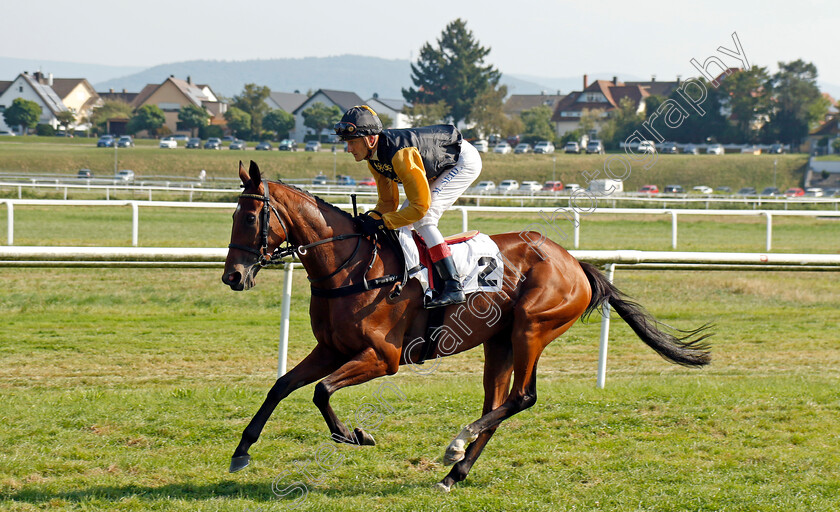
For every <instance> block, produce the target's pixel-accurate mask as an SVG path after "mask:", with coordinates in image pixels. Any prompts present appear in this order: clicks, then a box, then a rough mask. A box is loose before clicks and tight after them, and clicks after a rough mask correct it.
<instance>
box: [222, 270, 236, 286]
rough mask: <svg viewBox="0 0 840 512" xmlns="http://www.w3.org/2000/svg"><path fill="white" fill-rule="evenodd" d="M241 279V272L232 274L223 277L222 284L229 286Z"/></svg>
mask: <svg viewBox="0 0 840 512" xmlns="http://www.w3.org/2000/svg"><path fill="white" fill-rule="evenodd" d="M239 277H240V274H239V272H231V273H230V274H228V275H226V276H223V277H222V282H223V283H225V284H228V285H230V284H234V283H236V282H237V281H239Z"/></svg>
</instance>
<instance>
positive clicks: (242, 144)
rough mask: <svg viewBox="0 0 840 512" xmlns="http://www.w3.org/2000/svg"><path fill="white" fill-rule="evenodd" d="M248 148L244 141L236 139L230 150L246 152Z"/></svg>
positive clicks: (229, 147)
mask: <svg viewBox="0 0 840 512" xmlns="http://www.w3.org/2000/svg"><path fill="white" fill-rule="evenodd" d="M247 147H248V144H246V143H245V141H244V140H239V139H235V140H234V141H233V142H231V143H230V146H228V149H231V150H242V151H245V148H247Z"/></svg>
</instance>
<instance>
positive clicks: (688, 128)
mask: <svg viewBox="0 0 840 512" xmlns="http://www.w3.org/2000/svg"><path fill="white" fill-rule="evenodd" d="M729 78H732V77H731V76H730V77H728V78H727V79H726V80H729ZM697 80H698V81H699V82H700V84H702V87H703V88H705V90H706V99H705V100H704V101H703V102H702V104H700V105H699V108H701V109H702V110H703V112H704V113H703V114H702V115H701V114H699V113H697V112H696V111H694V110H693V109H692V108H691V107H689V106H688V105H687V104H686V100H685V99H684V98H683V97H682V96H680V94H679V91H680V89H675V90H674V91H673V92H672V93H671V95H670V96H669V97H668V99H670V100H673V101H674V102H675V103H677V104H678V105H681V106H682V107H683V108H685V111H686V115H687V116H688V117H686V118H685V119H683V121H682V123H681V124H680V125H679V126H678V127H676V128H663V127H662V123H661V122H658V123H657V124H656V128H657V129H658V130H659V132H660V134H661V135H662V136H663V137H665V138H666V139H668V140H673V141H676V142H693V143H704V142H706V141H707V140H709V141H715V142H730V141H734V137H733V136H732V132H733V128H732V126H731V125H730V124H729V121H728V120H727V118H726V117H725V116H724V115H723V114H721V97H722V96H723V92H722V91H721V90H720V89H719V88H717V89H716V88H715V87H713V86H712V85H711V84H710V83H709V82H707V81H706V79H704V78H702V77H701V78H698V79H697ZM692 94H693V93H692ZM650 114H652V112H647V115H648V116H649V115H650ZM639 125H641V123H639ZM638 127H639V126H637V127H636V128H638ZM634 129H635V128H634ZM641 132H642V133H643V134H646V133H647V131H646V130H641ZM630 133H633V132H632V130H631V131H630ZM630 133H628V134H627V135H630ZM625 137H626V136H625ZM621 140H624V139H621Z"/></svg>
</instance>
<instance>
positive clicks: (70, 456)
mask: <svg viewBox="0 0 840 512" xmlns="http://www.w3.org/2000/svg"><path fill="white" fill-rule="evenodd" d="M220 273H221V271H220V270H192V271H180V272H175V273H173V272H169V271H163V270H116V269H111V270H97V269H80V270H72V271H71V270H63V269H37V270H36V269H28V270H26V271H25V272H21V271H18V270H11V269H0V275H2V279H3V283H4V287H3V288H4V289H3V292H2V293H0V315H2V318H3V324H4V329H3V335H2V337H3V343H2V345H0V354H2V355H1V356H0V357H1V358H0V360H2V361H3V363H2V365H0V398H1V399H2V401H3V403H4V407H3V408H2V411H0V418H1V419H2V424H3V425H4V427H3V429H2V430H0V442H2V445H3V447H4V450H2V452H0V508H2V509H3V510H10V511H23V510H46V509H49V510H137V511H140V510H177V511H229V510H242V511H247V510H284V509H288V508H289V505H291V503H290V502H289V501H288V500H281V499H278V498H277V497H276V496H275V495H274V494H273V493H272V487H271V486H272V482H275V485H277V486H279V487H280V488H283V487H285V486H287V485H292V484H294V483H295V482H301V483H302V484H304V485H306V487H307V488H308V492H309V494H308V496H307V497H306V498H305V499H304V500H303V503H302V504H301V506H300V507H299V508H298V509H299V510H317V511H322V510H371V511H373V510H377V511H378V510H382V511H392V510H406V511H437V510H476V511H477V510H492V511H498V510H514V509H517V510H546V511H549V510H551V511H555V510H615V511H624V510H661V511H677V510H686V511H688V510H691V511H697V510H702V511H722V510H739V511H741V510H743V511H756V510H761V511H776V510H786V511H788V510H790V511H813V510H836V509H837V508H838V507H840V498H838V496H840V468H838V466H837V463H836V462H837V460H838V459H840V448H838V447H840V442H838V441H840V439H838V437H840V435H838V432H840V414H839V413H840V388H839V387H838V377H839V376H840V375H838V373H840V372H838V368H840V346H838V343H837V333H838V329H840V321H839V320H838V317H837V310H838V308H840V296H838V294H837V287H836V279H835V278H834V277H833V276H829V275H826V274H820V273H814V274H811V273H797V274H795V275H793V276H791V275H786V274H781V273H777V274H760V273H743V272H719V273H689V272H668V273H658V272H634V271H624V272H620V273H618V274H617V280H616V282H617V284H618V286H619V287H620V288H622V289H624V290H625V291H627V292H628V293H630V294H631V295H632V296H634V297H635V298H636V299H637V300H639V301H640V302H642V303H643V304H645V305H646V306H647V307H648V308H649V309H650V310H651V311H652V312H654V313H655V314H656V315H657V316H658V317H659V318H660V319H661V320H663V321H665V322H668V323H670V324H673V325H676V326H681V327H688V326H696V325H699V324H701V323H704V322H707V321H714V322H715V323H716V324H717V329H716V330H717V335H716V337H715V338H714V362H713V364H712V365H711V366H710V367H708V368H707V369H704V370H700V371H696V370H687V369H684V368H680V367H675V366H672V365H669V364H667V363H665V362H664V361H662V360H661V359H659V358H658V357H657V356H655V355H654V354H653V352H652V351H650V350H649V349H647V348H646V347H645V346H644V345H643V344H642V343H641V342H640V341H639V340H637V339H636V338H635V336H634V335H633V334H632V333H631V332H630V331H629V329H628V328H627V327H626V325H625V324H624V323H623V322H621V321H614V322H613V329H612V334H611V338H612V344H611V346H610V358H609V370H608V376H607V388H606V389H605V390H598V389H596V388H595V385H594V380H595V376H594V373H595V367H596V360H597V338H598V324H599V322H598V321H597V316H596V317H595V319H594V321H592V322H590V323H587V324H578V325H577V326H575V327H574V328H573V329H572V330H571V331H570V332H569V333H567V334H566V335H565V336H564V337H562V338H560V339H558V340H556V341H555V342H554V343H553V344H552V345H550V346H549V347H548V348H547V350H546V352H545V353H544V355H543V358H542V360H541V362H540V370H539V375H540V379H539V383H538V388H539V401H538V403H537V404H536V406H534V407H533V408H531V409H529V410H528V411H525V412H523V413H521V414H519V415H517V416H515V417H514V418H512V419H511V420H509V421H507V422H505V423H504V424H503V426H502V427H501V428H500V429H499V431H498V432H497V434H496V436H495V437H494V439H493V440H492V441H491V443H490V445H489V446H488V448H487V449H486V450H485V453H484V455H483V456H482V458H481V459H480V460H479V462H478V463H477V464H476V466H475V467H474V469H473V472H472V473H471V475H470V476H469V478H468V479H467V480H466V482H465V483H463V484H461V485H458V486H456V487H455V488H454V489H453V492H452V493H451V494H449V495H440V494H438V493H437V492H436V491H434V490H432V489H431V484H432V483H433V482H435V481H437V480H439V479H440V478H441V477H442V476H443V475H444V474H445V472H446V469H445V468H443V467H442V466H441V464H440V460H441V456H442V453H443V449H444V448H445V446H446V444H447V443H448V442H449V441H450V440H451V438H452V437H453V436H454V435H455V434H456V433H457V432H458V430H459V429H460V428H461V427H462V426H463V425H465V424H466V423H468V422H469V421H472V420H473V419H475V418H477V415H478V413H479V410H480V405H481V398H482V394H481V365H482V355H481V353H480V351H472V352H469V353H465V354H461V355H458V356H454V357H451V358H448V359H446V360H444V361H443V362H442V364H441V366H440V368H439V370H438V371H437V372H435V373H434V374H433V375H430V376H421V375H417V374H413V373H412V372H410V371H402V372H400V373H398V374H397V375H395V376H393V377H388V378H386V379H384V380H385V381H387V382H391V383H393V384H395V385H396V386H398V388H399V389H400V390H401V391H402V392H403V393H404V394H405V396H406V399H404V400H402V399H398V397H396V395H394V396H393V397H392V396H387V395H386V396H387V397H388V398H389V403H390V404H391V405H393V407H394V411H393V412H390V413H387V414H385V413H383V415H382V418H381V420H382V421H381V423H380V424H379V425H378V427H377V428H376V429H374V430H373V431H372V432H373V435H374V436H375V437H376V439H377V442H378V446H376V447H372V448H371V447H364V448H358V447H352V446H345V445H342V446H339V447H337V449H338V452H339V453H340V454H341V455H342V456H343V459H341V460H340V462H341V463H340V464H336V465H334V466H333V467H326V468H322V467H319V466H318V465H317V459H316V453H317V450H318V449H319V447H321V446H323V445H324V443H328V435H327V434H328V432H327V430H326V427H325V426H324V424H323V421H322V419H321V417H320V415H319V414H318V412H317V409H316V408H315V407H314V405H313V404H312V402H311V396H312V387H311V386H310V387H307V388H304V389H303V390H299V391H297V392H296V393H294V394H293V395H291V396H290V397H289V398H288V399H287V400H285V401H284V402H282V403H281V405H280V406H279V408H278V409H277V411H276V412H275V414H274V416H273V417H272V419H271V421H270V422H269V423H268V425H267V428H266V430H265V432H264V434H263V437H262V439H261V441H260V442H259V443H258V444H256V445H255V446H254V447H253V448H252V450H251V454H252V456H253V457H254V463H253V465H252V467H250V468H248V469H246V470H245V471H243V472H241V473H237V474H234V475H229V474H227V472H226V470H227V465H228V462H229V456H230V454H231V453H232V450H233V448H234V447H235V445H236V443H237V441H238V439H239V435H240V434H241V430H242V429H243V428H244V426H245V425H246V424H247V422H248V420H249V419H250V417H251V416H252V415H253V413H254V412H255V411H256V409H257V407H258V406H259V404H260V403H261V401H262V399H263V398H264V395H265V392H266V391H267V390H268V388H269V387H270V385H271V384H272V382H273V379H274V375H275V372H276V336H277V332H278V323H279V309H280V295H279V288H280V282H281V273H279V272H265V273H263V274H261V276H260V281H259V285H258V288H256V289H255V290H253V291H251V292H248V293H234V292H232V291H230V290H229V289H226V288H225V287H223V286H221V284H220V283H219V276H220ZM295 288H296V289H297V290H298V292H296V293H295V296H294V303H293V306H292V322H291V336H292V338H291V346H290V353H289V359H290V364H293V363H294V362H296V361H299V360H301V359H302V357H303V356H304V355H305V354H306V353H307V352H308V351H309V350H310V349H311V347H312V346H313V344H314V340H313V337H312V334H311V331H310V329H309V325H308V315H307V313H306V302H307V300H308V293H306V292H305V289H306V282H305V278H304V276H303V275H302V273H297V276H296V286H295ZM377 385H378V384H377V382H373V383H368V384H365V385H362V386H359V387H356V388H352V389H348V390H344V391H342V392H340V393H338V394H336V395H335V397H334V399H333V405H334V407H335V409H336V411H337V413H338V414H339V415H340V416H341V417H342V418H343V419H345V420H348V421H350V422H352V423H355V422H354V419H353V418H354V412H355V411H356V410H357V409H358V408H359V407H360V406H361V404H363V403H365V402H369V401H370V398H369V397H370V396H371V394H372V393H373V391H374V390H375V389H376V386H377Z"/></svg>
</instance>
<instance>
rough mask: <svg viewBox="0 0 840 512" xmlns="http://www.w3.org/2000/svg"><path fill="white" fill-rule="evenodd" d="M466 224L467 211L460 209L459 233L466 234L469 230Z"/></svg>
mask: <svg viewBox="0 0 840 512" xmlns="http://www.w3.org/2000/svg"><path fill="white" fill-rule="evenodd" d="M467 224H468V222H467V209H466V208H461V232H466V231H467V230H468V229H469V228H468V227H467Z"/></svg>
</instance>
